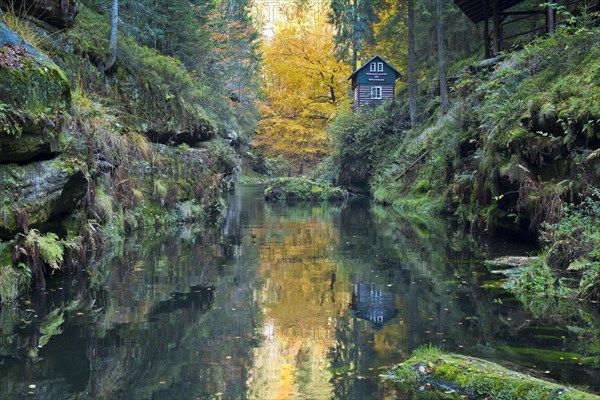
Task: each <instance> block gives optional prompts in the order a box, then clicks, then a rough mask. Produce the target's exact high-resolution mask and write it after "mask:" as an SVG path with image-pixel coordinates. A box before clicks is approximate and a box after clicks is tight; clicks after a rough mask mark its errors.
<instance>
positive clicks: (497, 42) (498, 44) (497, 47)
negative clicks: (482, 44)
mask: <svg viewBox="0 0 600 400" xmlns="http://www.w3.org/2000/svg"><path fill="white" fill-rule="evenodd" d="M493 31H494V54H495V55H497V54H498V53H500V51H502V38H501V35H500V7H499V6H498V0H496V1H494V26H493Z"/></svg>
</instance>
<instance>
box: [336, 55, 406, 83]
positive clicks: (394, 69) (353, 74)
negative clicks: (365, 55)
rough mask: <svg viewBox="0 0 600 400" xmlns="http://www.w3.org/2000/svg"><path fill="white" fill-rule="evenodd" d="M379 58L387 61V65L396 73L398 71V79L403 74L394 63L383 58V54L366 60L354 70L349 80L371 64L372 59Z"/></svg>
mask: <svg viewBox="0 0 600 400" xmlns="http://www.w3.org/2000/svg"><path fill="white" fill-rule="evenodd" d="M377 58H378V59H379V60H380V61H383V62H384V63H385V65H387V66H388V67H390V68H391V69H392V70H393V71H394V72H395V73H396V79H398V78H399V77H400V76H402V74H401V73H400V72H398V70H397V69H396V68H394V67H392V65H391V64H390V63H389V62H387V61H385V60H384V59H383V58H381V56H379V55H376V56H375V57H372V58H370V59H369V60H368V61H366V62H365V63H364V64H363V65H362V66H361V67H360V68H358V69H357V70H356V71H354V72H353V73H352V75H350V77H349V78H348V80H350V79H352V78H354V76H356V74H358V73H359V71H361V70H362V69H363V68H365V67H366V66H367V65H369V64H370V63H371V62H372V61H375V59H377Z"/></svg>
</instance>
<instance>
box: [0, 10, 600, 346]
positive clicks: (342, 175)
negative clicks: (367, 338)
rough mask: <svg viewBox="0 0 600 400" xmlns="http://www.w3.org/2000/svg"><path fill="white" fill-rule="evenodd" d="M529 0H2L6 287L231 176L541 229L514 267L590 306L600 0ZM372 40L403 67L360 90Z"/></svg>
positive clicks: (0, 179)
mask: <svg viewBox="0 0 600 400" xmlns="http://www.w3.org/2000/svg"><path fill="white" fill-rule="evenodd" d="M472 3H473V4H475V3H477V4H479V3H478V2H472ZM268 4H270V5H269V6H268V7H274V8H265V7H267V5H268ZM482 4H483V3H482ZM512 4H513V6H512V7H511V8H509V9H508V10H509V11H506V10H504V9H503V10H499V9H498V8H497V7H496V8H493V7H492V8H493V12H494V16H492V15H488V8H487V7H488V6H487V2H485V7H484V6H480V5H477V7H484V8H485V9H484V10H483V11H482V12H483V14H482V15H484V16H483V17H482V16H477V15H475V11H473V7H475V6H473V5H469V2H468V1H466V0H455V1H454V2H452V1H442V0H435V1H434V0H406V1H401V0H352V1H351V0H331V1H330V2H329V1H312V0H296V1H291V0H290V1H279V2H277V1H276V2H274V3H272V4H271V3H268V2H259V1H254V2H253V1H251V0H209V1H206V0H173V1H155V0H112V1H108V0H79V1H75V0H62V1H58V0H0V9H1V10H0V39H1V42H0V45H1V48H0V299H1V301H2V304H4V305H3V307H8V306H9V305H11V304H15V302H18V300H19V298H20V296H22V295H23V294H25V293H27V292H31V291H44V290H46V287H47V280H48V279H49V277H50V275H52V274H54V273H55V272H56V273H61V272H64V273H75V272H76V271H81V270H82V269H83V268H85V266H86V265H87V264H88V263H89V262H91V260H94V259H98V258H100V257H102V254H103V252H110V251H111V250H110V249H111V248H114V247H115V246H118V245H119V243H121V242H122V241H123V239H124V238H127V237H129V236H131V235H134V233H135V234H137V233H139V232H143V231H145V230H146V231H150V230H152V229H157V228H158V227H161V226H170V225H174V224H183V223H192V222H203V223H208V222H211V223H218V222H215V221H218V220H219V218H221V217H220V216H222V215H223V213H224V210H225V208H226V203H225V196H226V194H227V193H228V192H230V191H231V190H232V189H233V188H234V187H235V186H236V185H239V184H240V183H241V184H248V183H262V184H265V187H266V189H265V191H266V192H265V195H266V197H267V198H268V199H269V200H277V199H283V198H287V199H288V200H289V199H295V200H297V201H302V200H303V199H308V200H312V201H313V202H314V201H322V200H335V201H344V200H346V199H347V198H348V197H355V196H364V197H369V198H371V199H372V202H373V203H377V204H378V205H381V206H384V207H386V209H387V210H388V212H393V213H396V214H398V215H403V216H406V215H412V216H418V223H419V224H424V225H427V224H428V222H427V221H428V220H429V219H430V218H431V219H433V218H437V217H439V216H442V217H443V218H447V219H448V220H451V221H453V222H456V223H458V224H459V225H460V226H461V227H462V228H461V229H463V230H466V231H469V232H472V233H474V234H483V235H497V236H505V237H506V236H508V237H512V238H517V239H518V240H522V241H526V242H530V243H532V244H534V245H535V246H537V250H536V252H535V254H531V257H527V258H519V259H518V262H516V263H515V264H514V265H511V267H514V268H511V269H510V270H508V271H505V272H506V275H507V279H506V281H505V288H506V289H508V290H510V291H511V292H512V293H513V294H514V295H515V296H516V297H517V298H518V300H519V301H521V302H522V303H523V304H524V305H525V306H526V307H527V308H528V309H529V310H530V311H531V312H533V313H536V314H543V313H551V314H552V315H554V316H555V317H556V316H558V318H565V319H573V318H575V315H578V317H577V318H583V319H586V318H587V317H585V316H582V315H583V314H582V312H581V313H580V310H573V308H572V304H573V301H576V302H579V303H580V304H583V305H585V306H586V307H587V306H590V307H592V308H594V307H596V308H597V304H598V302H599V301H600V251H599V250H598V249H600V88H599V86H598V82H600V40H599V39H598V38H599V37H600V24H599V21H600V19H599V18H600V17H599V14H598V13H599V12H600V4H599V3H598V2H597V1H579V2H574V3H573V2H569V4H568V6H567V5H565V4H563V3H544V4H539V2H536V1H533V0H525V1H521V2H517V1H513V2H512ZM469 7H471V8H469ZM501 11H502V12H501ZM488 20H489V24H493V25H489V24H488ZM474 21H475V22H474ZM375 56H379V57H380V60H382V62H384V63H385V64H386V68H388V67H387V66H389V68H393V70H394V71H395V72H396V73H397V74H398V77H399V79H398V80H397V82H396V83H395V85H393V89H394V93H393V95H392V96H391V97H390V98H389V99H387V100H385V98H384V99H382V98H381V88H379V89H377V90H378V91H377V90H376V91H372V89H370V90H371V92H369V93H370V94H369V95H370V96H371V97H370V98H371V99H373V100H377V101H374V102H373V103H372V104H367V105H366V106H365V107H362V106H360V103H357V102H358V99H359V97H360V95H361V94H360V88H358V89H357V85H360V82H359V81H356V82H359V83H356V84H355V80H354V78H352V77H351V75H352V76H353V77H354V75H353V73H355V72H356V73H358V72H359V71H363V70H364V71H367V69H368V67H369V65H368V64H369V62H370V60H371V61H372V60H373V57H375ZM371 67H372V68H375V69H371V70H370V72H371V73H373V75H375V73H374V72H377V69H376V68H377V67H376V66H371ZM365 68H367V69H365ZM380 71H382V70H380ZM377 79H378V77H377ZM353 85H354V86H353ZM353 91H354V92H353ZM334 276H335V275H334ZM334 281H335V277H334V278H332V282H331V285H332V288H333V284H334ZM332 290H333V289H332ZM596 311H597V310H596ZM586 315H587V314H586ZM586 320H587V319H586ZM590 324H591V323H590ZM592 336H593V335H592ZM594 338H595V339H594V340H596V339H597V338H596V337H595V336H594ZM436 357H438V356H436ZM439 357H441V356H439Z"/></svg>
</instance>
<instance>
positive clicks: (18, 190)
mask: <svg viewBox="0 0 600 400" xmlns="http://www.w3.org/2000/svg"><path fill="white" fill-rule="evenodd" d="M86 192H87V178H86V177H85V174H84V173H83V169H82V167H81V166H80V164H79V163H78V162H77V160H75V159H72V158H69V157H66V156H61V157H57V158H54V159H52V160H43V161H37V162H31V163H29V164H26V165H19V164H0V237H5V238H6V237H11V236H12V235H14V234H15V233H16V232H19V231H21V230H23V229H24V228H25V227H39V226H41V225H43V224H44V223H46V222H48V221H49V220H52V219H55V218H60V217H62V216H64V215H67V214H69V213H71V212H72V211H74V210H75V209H76V208H77V206H78V204H79V202H80V201H81V199H82V198H83V197H84V196H85V194H86Z"/></svg>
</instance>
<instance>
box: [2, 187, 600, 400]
mask: <svg viewBox="0 0 600 400" xmlns="http://www.w3.org/2000/svg"><path fill="white" fill-rule="evenodd" d="M229 204H230V207H229V209H228V212H227V214H226V217H225V220H224V222H223V224H222V225H221V227H219V228H216V227H195V226H187V227H184V226H177V227H171V228H170V229H167V230H161V231H159V232H155V233H149V232H146V234H144V235H139V236H138V237H132V238H129V239H128V240H127V241H125V243H123V245H122V246H119V247H117V248H116V250H115V252H114V254H110V255H105V256H104V257H103V258H102V260H100V261H98V262H96V263H94V264H90V265H89V266H87V274H88V276H87V277H86V276H85V275H83V274H82V275H79V276H62V277H57V278H56V279H54V280H52V282H51V284H50V285H49V288H48V292H47V293H45V294H38V295H35V296H32V297H30V298H28V299H23V301H22V303H21V305H20V306H19V307H16V308H6V307H3V308H2V309H1V310H0V329H1V332H0V398H11V399H12V398H40V399H42V398H48V399H50V398H51V399H56V398H86V399H87V398H107V399H196V398H199V399H213V398H214V399H245V398H251V399H266V400H271V399H288V398H291V399H297V398H299V399H302V398H304V399H331V398H336V399H369V398H374V399H380V398H400V399H402V398H409V397H407V396H408V395H407V394H403V393H400V392H398V391H397V390H396V389H395V388H394V387H393V386H392V385H389V384H383V383H381V382H380V378H379V374H380V373H381V372H382V371H383V370H385V368H387V367H389V366H391V365H393V364H395V363H397V362H399V361H402V360H403V359H404V358H405V357H406V356H407V355H408V354H409V353H410V352H411V351H412V350H413V349H414V348H416V347H417V346H420V345H423V344H428V343H433V344H436V345H439V346H443V347H445V348H446V349H448V350H450V351H458V352H461V353H467V354H472V355H479V356H483V357H485V358H488V359H495V360H501V361H502V362H507V361H508V362H513V363H515V364H516V365H519V366H527V367H533V366H535V368H536V369H541V370H544V371H545V370H548V371H550V374H549V375H550V376H552V377H554V378H556V379H559V380H561V381H563V382H570V383H574V384H583V385H588V386H590V387H591V388H592V389H595V390H600V384H599V383H598V382H600V374H599V372H598V368H596V366H597V364H594V361H593V359H588V360H585V362H583V361H584V360H581V359H578V360H577V361H576V362H570V361H568V360H571V359H572V357H576V356H577V355H576V354H572V355H571V356H569V357H565V354H564V353H561V351H565V350H568V351H572V352H582V351H584V350H585V351H587V352H588V353H592V354H593V351H594V350H593V349H583V350H582V349H581V348H580V347H578V345H577V343H576V341H575V340H576V339H577V336H578V335H579V333H578V332H580V331H578V330H577V329H574V328H573V327H574V326H575V327H576V325H577V324H578V323H580V322H581V321H576V320H571V321H568V325H569V327H570V328H568V327H567V326H565V325H563V326H556V324H555V323H554V322H553V321H549V320H543V319H536V318H533V317H532V316H531V315H530V314H529V313H527V312H526V311H525V310H523V308H522V307H521V306H520V305H519V304H517V303H516V302H514V301H513V300H512V299H511V298H510V296H508V295H507V294H506V293H505V292H502V291H499V290H494V289H486V288H482V285H483V284H484V283H486V282H487V280H489V279H490V276H489V274H486V273H484V272H482V270H481V260H482V259H485V258H489V257H493V256H497V255H500V254H504V253H511V254H514V253H519V252H526V251H528V249H527V248H521V249H519V248H516V247H515V245H514V244H510V243H507V242H501V241H497V240H495V241H489V240H484V239H482V238H478V239H476V238H473V237H472V236H470V235H467V234H465V233H464V232H462V231H460V230H458V229H454V228H452V227H451V226H449V224H448V223H447V222H444V221H439V220H434V221H425V220H420V219H419V217H418V216H412V217H411V218H410V220H403V219H402V218H400V217H398V216H396V215H393V214H390V213H389V211H388V210H386V209H382V208H377V207H371V206H370V205H369V204H368V203H365V202H364V201H356V202H352V203H350V204H348V205H345V206H343V207H342V206H340V207H335V206H307V205H296V206H288V205H283V204H275V205H269V204H265V203H264V202H263V201H262V196H261V192H260V188H254V187H245V188H242V189H240V190H238V192H237V193H236V195H234V196H232V198H231V200H230V203H229ZM587 323H590V320H589V319H588V320H587ZM542 350H543V351H542ZM561 358H562V359H561ZM580 363H581V364H582V365H579V364H580ZM32 385H35V386H34V387H33V386H32Z"/></svg>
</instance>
